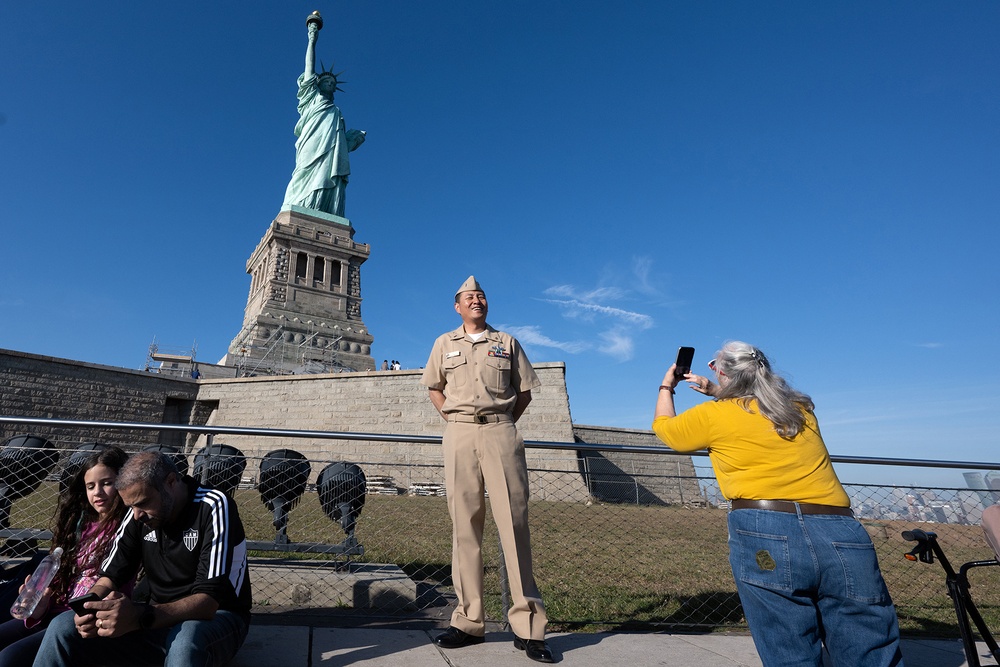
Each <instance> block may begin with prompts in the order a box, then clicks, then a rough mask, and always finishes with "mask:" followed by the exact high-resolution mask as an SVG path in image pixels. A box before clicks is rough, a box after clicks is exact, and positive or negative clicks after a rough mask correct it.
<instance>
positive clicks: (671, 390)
mask: <svg viewBox="0 0 1000 667" xmlns="http://www.w3.org/2000/svg"><path fill="white" fill-rule="evenodd" d="M664 389H666V390H667V391H669V392H670V393H671V394H672V393H674V388H673V387H670V386H667V385H665V384H661V385H660V391H663V390H664Z"/></svg>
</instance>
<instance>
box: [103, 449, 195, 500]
mask: <svg viewBox="0 0 1000 667" xmlns="http://www.w3.org/2000/svg"><path fill="white" fill-rule="evenodd" d="M170 473H173V474H175V475H177V476H180V472H179V471H178V470H177V466H176V465H174V462H173V461H172V460H171V459H170V457H169V456H167V455H166V454H164V453H162V452H139V453H138V454H134V455H132V456H130V457H129V459H128V461H126V462H125V465H123V466H122V469H121V470H120V471H119V472H118V479H116V480H115V488H116V489H127V488H129V487H131V486H135V485H136V484H146V485H149V486H152V487H153V488H154V489H156V492H157V493H163V492H164V490H165V489H166V486H165V483H166V481H167V477H169V476H170Z"/></svg>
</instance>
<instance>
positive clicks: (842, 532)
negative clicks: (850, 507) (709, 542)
mask: <svg viewBox="0 0 1000 667" xmlns="http://www.w3.org/2000/svg"><path fill="white" fill-rule="evenodd" d="M729 563H730V565H731V566H732V568H733V578H734V579H735V580H736V590H737V591H738V592H739V595H740V602H741V603H742V604H743V613H744V615H745V616H746V619H747V623H748V624H749V625H750V634H751V635H752V636H753V641H754V645H755V646H756V647H757V653H758V654H759V655H760V659H761V661H762V662H763V663H764V665H765V667H793V666H794V667H804V666H805V665H817V666H818V665H821V664H822V645H823V644H824V643H825V644H826V647H827V650H828V651H829V652H830V656H831V657H832V658H833V663H834V664H835V665H837V667H890V666H892V667H897V666H900V665H902V664H903V657H902V654H901V653H900V650H899V625H898V622H897V619H896V608H895V607H894V606H893V604H892V600H891V599H890V598H889V591H888V590H887V589H886V587H885V582H884V581H883V580H882V573H881V572H880V571H879V567H878V560H877V559H876V557H875V547H874V546H873V545H872V541H871V538H870V537H868V533H867V532H865V529H864V527H863V526H862V525H861V524H860V523H859V522H858V521H857V519H855V518H853V517H849V516H838V515H833V514H805V515H803V514H801V513H796V514H790V513H785V512H773V511H769V510H753V509H745V510H733V511H732V512H730V513H729Z"/></svg>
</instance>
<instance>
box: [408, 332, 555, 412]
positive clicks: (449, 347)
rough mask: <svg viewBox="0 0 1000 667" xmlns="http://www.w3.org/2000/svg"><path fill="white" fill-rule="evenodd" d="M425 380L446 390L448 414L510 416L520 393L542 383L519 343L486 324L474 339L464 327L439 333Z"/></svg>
mask: <svg viewBox="0 0 1000 667" xmlns="http://www.w3.org/2000/svg"><path fill="white" fill-rule="evenodd" d="M420 384H422V385H424V386H426V387H427V388H429V389H440V390H441V391H443V392H444V395H445V401H444V405H443V406H442V408H441V412H443V413H444V414H446V415H448V414H463V415H484V414H485V415H488V414H508V413H510V412H511V411H512V410H513V409H514V403H515V402H516V401H517V395H518V393H521V392H525V391H531V390H532V389H534V388H535V387H538V386H539V385H541V384H542V383H541V381H540V380H539V379H538V376H537V375H535V371H534V369H533V368H532V367H531V364H530V363H529V362H528V357H527V355H525V354H524V350H522V349H521V345H520V343H518V342H517V339H516V338H514V337H513V336H511V335H510V334H507V333H504V332H503V331H497V330H496V329H494V328H493V327H491V326H489V325H487V327H486V333H485V334H484V335H483V337H482V338H480V339H479V340H478V341H476V342H475V343H474V342H472V339H471V338H469V337H468V336H467V335H466V333H465V330H464V329H463V328H462V327H461V326H460V327H458V328H457V329H455V330H454V331H450V332H448V333H446V334H442V335H441V336H438V339H437V340H435V341H434V347H433V348H432V349H431V356H430V358H429V359H428V360H427V366H426V367H425V368H424V374H423V376H422V377H421V378H420Z"/></svg>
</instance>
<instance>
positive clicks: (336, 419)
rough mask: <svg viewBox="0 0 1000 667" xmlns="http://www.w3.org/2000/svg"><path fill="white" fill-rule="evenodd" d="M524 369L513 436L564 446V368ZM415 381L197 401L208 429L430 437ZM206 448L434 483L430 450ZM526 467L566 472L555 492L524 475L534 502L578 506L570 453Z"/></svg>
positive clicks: (256, 390) (409, 374)
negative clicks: (349, 464)
mask: <svg viewBox="0 0 1000 667" xmlns="http://www.w3.org/2000/svg"><path fill="white" fill-rule="evenodd" d="M534 368H535V372H536V373H537V374H538V377H539V379H541V381H542V386H541V387H539V388H538V389H536V390H534V391H533V392H532V402H531V405H530V406H529V407H528V409H527V411H526V412H525V413H524V416H523V417H522V418H521V420H520V421H519V422H518V429H519V431H520V433H521V435H522V437H524V439H525V440H547V441H551V442H567V443H571V442H573V425H572V421H571V419H570V413H569V396H568V394H567V392H566V366H565V364H563V363H547V364H538V365H536V366H535V367H534ZM421 372H422V371H419V370H415V371H368V372H362V373H337V374H330V375H296V376H278V377H273V376H272V377H256V378H240V379H235V380H228V379H227V380H202V381H201V382H200V389H199V393H198V398H199V400H201V401H207V402H212V403H217V404H218V408H217V409H216V411H215V412H214V413H213V414H212V417H211V418H210V420H209V424H210V425H211V424H224V425H226V426H248V427H249V426H261V425H266V426H267V427H268V428H279V429H280V428H287V429H295V430H307V431H334V432H352V433H395V434H405V435H418V436H425V435H428V436H440V435H441V434H442V433H443V432H444V426H445V423H444V421H443V420H442V419H441V416H440V415H439V414H438V413H437V411H436V410H435V409H434V406H433V405H432V404H431V402H430V399H429V398H428V396H427V388H426V387H424V386H422V385H421V384H420V376H421ZM215 441H216V442H217V443H225V444H230V445H233V446H234V447H237V448H238V449H240V450H242V451H243V452H244V453H246V454H247V455H248V456H255V457H256V456H263V455H264V454H265V453H267V452H269V451H272V450H274V449H282V448H288V449H294V450H296V451H298V452H301V453H302V454H304V455H305V456H306V457H307V458H309V459H312V460H316V461H335V460H348V461H353V462H357V463H359V464H362V467H363V468H364V469H365V471H366V473H367V474H369V475H371V474H377V475H386V476H391V477H393V479H394V481H395V483H396V485H397V486H399V487H401V488H408V487H409V485H410V484H443V483H444V480H443V476H442V471H441V468H440V465H441V451H440V450H441V447H440V445H438V444H408V443H386V442H378V441H372V440H346V439H344V440H340V439H336V440H330V439H302V438H266V439H265V438H256V437H250V436H222V435H220V436H218V437H217V438H216V440H215ZM199 446H200V443H199ZM527 458H528V467H529V468H532V469H533V470H542V471H545V470H552V471H562V472H563V473H566V472H568V473H570V475H569V476H567V475H565V474H563V475H549V477H560V478H561V481H560V483H559V484H558V485H553V484H552V483H551V481H552V480H550V479H542V477H543V476H545V473H544V472H533V473H532V477H533V479H532V489H533V493H534V495H535V497H537V498H546V497H550V498H553V496H554V495H556V494H557V493H558V495H559V496H560V497H558V498H553V499H557V500H567V499H574V500H580V499H584V498H585V497H586V495H587V494H586V489H585V487H584V486H583V484H582V480H581V479H580V477H579V474H578V472H577V471H578V464H577V460H576V452H575V451H572V450H537V449H530V448H529V449H528V450H527ZM318 473H319V470H313V474H314V475H315V474H318ZM567 477H570V478H572V480H573V482H572V484H569V485H567V481H566V480H567ZM554 489H558V492H556V491H554Z"/></svg>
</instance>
